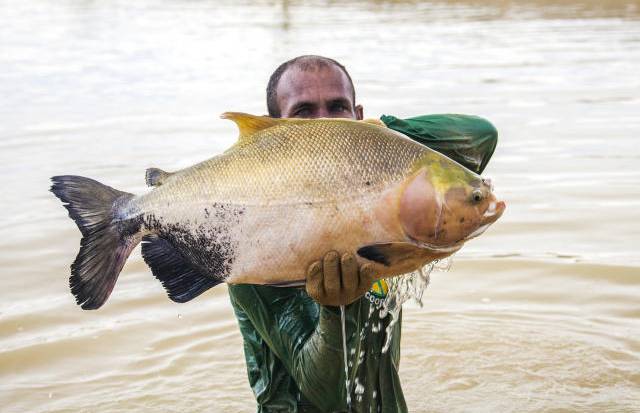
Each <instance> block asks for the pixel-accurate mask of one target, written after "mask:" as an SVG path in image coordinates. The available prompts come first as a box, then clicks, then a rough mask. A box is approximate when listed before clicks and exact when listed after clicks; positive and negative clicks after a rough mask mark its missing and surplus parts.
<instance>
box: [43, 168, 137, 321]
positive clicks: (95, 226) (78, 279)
mask: <svg viewBox="0 0 640 413" xmlns="http://www.w3.org/2000/svg"><path fill="white" fill-rule="evenodd" d="M51 181H52V182H53V185H51V192H53V193H54V194H55V196H57V197H58V198H59V199H60V200H61V201H62V202H63V203H64V206H65V208H67V210H68V211H69V217H71V219H73V220H74V221H75V223H76V224H77V225H78V228H79V229H80V232H81V233H82V240H81V241H80V252H79V253H78V256H77V257H76V259H75V261H74V262H73V264H71V278H69V285H70V287H71V292H72V293H73V295H74V296H75V297H76V301H77V303H78V304H79V305H80V306H81V307H82V308H83V309H84V310H94V309H97V308H99V307H100V306H102V304H104V302H105V301H106V300H107V298H108V297H109V295H110V294H111V291H112V290H113V286H114V285H115V283H116V280H117V279H118V275H119V274H120V271H121V270H122V267H123V266H124V263H125V261H126V260H127V258H128V257H129V254H131V251H132V250H133V248H134V247H135V246H136V245H137V244H138V242H140V235H139V230H140V225H139V224H137V225H133V224H127V223H126V222H123V221H120V220H117V219H116V213H117V211H118V207H119V205H122V203H123V202H126V201H127V200H129V199H131V198H132V197H133V195H132V194H129V193H126V192H121V191H118V190H116V189H113V188H111V187H109V186H106V185H103V184H101V183H100V182H97V181H94V180H93V179H89V178H84V177H82V176H72V175H63V176H54V177H53V178H51Z"/></svg>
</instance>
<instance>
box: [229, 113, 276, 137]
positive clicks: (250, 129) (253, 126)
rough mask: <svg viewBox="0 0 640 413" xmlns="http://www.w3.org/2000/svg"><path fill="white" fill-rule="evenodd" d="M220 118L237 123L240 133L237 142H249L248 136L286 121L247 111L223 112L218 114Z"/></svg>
mask: <svg viewBox="0 0 640 413" xmlns="http://www.w3.org/2000/svg"><path fill="white" fill-rule="evenodd" d="M220 117H221V118H222V119H229V120H232V121H234V122H235V123H236V125H238V129H239V131H240V135H239V136H238V143H239V144H245V143H249V142H251V140H250V139H247V138H248V137H249V136H251V135H253V134H254V133H256V132H259V131H261V130H263V129H267V128H270V127H272V126H276V125H278V124H280V123H282V122H286V120H284V119H276V118H270V117H268V116H255V115H249V114H248V113H241V112H225V113H223V114H222V115H220Z"/></svg>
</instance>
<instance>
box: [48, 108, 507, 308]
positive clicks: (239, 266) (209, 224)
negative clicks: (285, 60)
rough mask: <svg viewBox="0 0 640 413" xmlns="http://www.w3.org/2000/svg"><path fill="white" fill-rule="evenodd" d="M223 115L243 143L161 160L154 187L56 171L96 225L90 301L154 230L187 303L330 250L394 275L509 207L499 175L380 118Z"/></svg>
mask: <svg viewBox="0 0 640 413" xmlns="http://www.w3.org/2000/svg"><path fill="white" fill-rule="evenodd" d="M223 117H224V118H227V119H231V120H233V121H234V122H236V124H237V125H238V127H239V129H240V137H239V139H238V141H237V143H236V144H234V145H233V146H232V147H231V148H230V149H228V150H227V151H226V152H224V153H222V154H221V155H218V156H215V157H213V158H211V159H209V160H206V161H204V162H201V163H199V164H197V165H194V166H192V167H189V168H186V169H183V170H180V171H177V172H174V173H168V172H164V171H161V170H160V169H157V168H151V169H149V170H147V174H146V180H147V184H149V185H150V186H153V187H154V188H153V190H152V191H150V192H149V193H147V194H144V195H139V196H135V195H132V194H129V193H126V192H121V191H118V190H115V189H113V188H111V187H108V186H105V185H103V184H101V183H99V182H97V181H94V180H92V179H89V178H84V177H80V176H69V175H66V176H55V177H53V178H52V181H53V185H52V187H51V191H52V192H53V193H54V194H55V195H56V196H57V197H58V198H60V200H62V201H63V202H64V205H65V207H66V208H67V209H68V211H69V216H70V217H71V218H72V219H73V220H74V221H75V222H76V224H77V225H78V227H79V229H80V231H81V232H82V240H81V242H80V252H79V253H78V256H77V257H76V260H75V261H74V263H73V264H72V265H71V274H72V275H71V278H70V285H71V291H72V292H73V294H74V295H75V297H76V300H77V302H78V304H80V305H81V306H82V308H84V309H96V308H98V307H100V306H101V305H102V304H103V303H104V302H105V301H106V300H107V298H108V297H109V295H110V293H111V291H112V289H113V286H114V285H115V282H116V279H117V278H118V274H119V273H120V271H121V270H122V267H123V265H124V263H125V261H126V260H127V257H128V256H129V254H130V253H131V251H132V250H133V248H134V247H135V246H136V245H137V244H138V243H140V242H141V241H142V256H143V257H144V260H145V261H146V263H147V264H148V265H149V267H151V271H152V272H153V275H154V276H155V277H156V278H158V279H159V280H160V281H161V282H162V284H163V286H164V287H165V289H166V290H167V293H168V295H169V297H170V298H171V299H172V300H174V301H177V302H186V301H189V300H191V299H192V298H194V297H196V296H197V295H199V294H201V293H202V292H204V291H206V290H207V289H209V288H211V287H213V286H215V285H216V284H219V283H221V282H227V283H232V284H235V283H252V284H269V285H281V286H285V285H296V284H297V285H300V284H303V283H304V278H305V273H306V269H307V267H308V266H309V265H310V264H311V263H312V262H313V261H316V260H318V259H320V258H321V257H322V256H323V255H324V254H325V253H326V252H327V251H330V250H335V251H337V252H339V253H345V252H352V253H357V259H358V261H359V262H360V263H361V264H362V263H365V262H368V263H372V264H373V265H375V267H376V270H377V271H378V274H379V275H380V277H389V276H394V275H399V274H402V273H406V272H409V271H413V270H416V269H418V268H419V267H421V266H423V265H425V264H427V263H428V262H430V261H432V260H434V259H438V258H443V257H445V256H448V255H450V254H452V253H453V252H455V251H457V250H458V249H459V248H460V247H461V246H462V244H463V243H464V242H465V241H467V240H468V239H470V238H472V237H475V236H477V235H479V234H480V233H482V231H484V229H486V227H487V226H489V225H490V224H491V223H493V222H494V221H496V219H498V218H499V217H500V215H501V214H502V212H503V210H504V208H505V205H504V203H503V202H499V201H497V200H496V198H495V196H494V195H493V194H492V187H491V184H490V183H489V182H488V181H486V180H483V179H482V178H481V177H480V176H478V175H477V174H475V173H473V172H471V171H469V170H468V169H466V168H464V167H463V166H461V165H460V164H458V163H456V162H454V161H452V160H451V159H449V158H447V157H445V156H443V155H441V154H439V153H437V152H435V151H433V150H431V149H429V148H427V147H425V146H423V145H420V144H418V143H416V142H413V141H411V140H410V139H408V138H406V137H405V136H404V135H402V134H400V133H397V132H395V131H393V130H390V129H387V128H386V127H384V126H383V125H382V124H381V123H379V122H375V121H354V120H346V119H316V120H290V119H273V118H268V117H259V116H252V115H247V114H242V113H226V114H224V115H223Z"/></svg>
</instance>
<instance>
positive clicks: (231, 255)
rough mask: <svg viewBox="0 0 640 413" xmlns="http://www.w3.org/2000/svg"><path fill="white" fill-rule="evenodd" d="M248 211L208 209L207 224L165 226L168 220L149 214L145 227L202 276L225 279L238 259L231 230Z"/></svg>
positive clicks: (221, 207) (216, 206) (219, 206)
mask: <svg viewBox="0 0 640 413" xmlns="http://www.w3.org/2000/svg"><path fill="white" fill-rule="evenodd" d="M243 213H244V210H243V209H241V208H238V207H237V206H230V205H226V204H221V203H215V204H213V205H211V209H209V208H205V216H206V217H207V218H208V219H209V218H212V219H209V220H208V221H207V222H204V223H197V221H196V222H193V223H192V222H191V221H190V220H186V221H183V222H178V223H175V222H171V223H169V222H165V221H164V219H162V218H158V217H156V216H155V215H153V214H149V215H147V216H145V217H144V218H143V221H144V225H145V226H146V227H147V228H148V229H149V230H151V231H153V232H154V233H156V234H157V235H158V236H159V237H161V238H164V239H166V240H167V241H169V242H170V243H171V244H172V245H173V246H174V248H175V249H176V250H178V251H179V252H180V254H181V255H182V256H183V257H184V259H185V260H187V261H188V262H189V263H190V265H192V266H193V268H194V269H196V270H197V271H198V272H199V273H201V274H203V275H208V276H215V277H217V278H225V277H227V276H228V275H229V274H230V272H231V266H232V264H233V262H234V261H235V257H236V255H237V241H236V240H234V239H233V238H232V236H231V229H232V228H234V227H236V226H237V225H238V224H239V223H240V216H241V215H242V214H243Z"/></svg>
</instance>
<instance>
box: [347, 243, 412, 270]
mask: <svg viewBox="0 0 640 413" xmlns="http://www.w3.org/2000/svg"><path fill="white" fill-rule="evenodd" d="M420 252H421V250H420V248H419V247H417V246H416V245H413V244H410V243H408V242H381V243H377V244H369V245H365V246H364V247H361V248H359V249H358V255H359V256H361V257H362V258H365V259H368V260H370V261H374V262H377V263H380V264H382V265H384V266H386V267H391V266H394V265H397V264H399V263H401V262H403V261H405V260H407V259H410V258H412V257H414V256H415V255H417V254H420Z"/></svg>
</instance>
